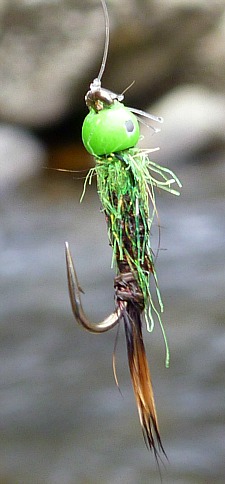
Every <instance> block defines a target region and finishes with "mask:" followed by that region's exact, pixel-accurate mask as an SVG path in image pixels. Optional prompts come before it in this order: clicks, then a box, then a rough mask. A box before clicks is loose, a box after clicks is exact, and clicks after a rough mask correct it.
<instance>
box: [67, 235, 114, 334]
mask: <svg viewBox="0 0 225 484" xmlns="http://www.w3.org/2000/svg"><path fill="white" fill-rule="evenodd" d="M65 251H66V268H67V279H68V287H69V295H70V301H71V306H72V310H73V314H74V316H75V319H76V321H77V322H78V323H79V324H80V325H81V326H83V328H85V329H86V330H87V331H89V332H90V333H104V332H106V331H109V330H110V329H112V328H113V327H114V326H116V324H117V323H118V322H119V319H120V318H121V309H120V308H118V309H117V310H116V311H114V312H113V313H112V314H110V315H109V316H108V317H107V318H105V319H104V320H103V321H100V322H98V323H93V322H92V321H89V319H88V318H87V316H86V315H85V313H84V310H83V307H82V303H81V298H80V293H81V292H82V290H81V289H80V286H79V282H78V278H77V274H76V271H75V267H74V263H73V259H72V256H71V253H70V249H69V244H68V242H66V243H65Z"/></svg>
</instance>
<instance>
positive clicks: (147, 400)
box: [123, 303, 166, 459]
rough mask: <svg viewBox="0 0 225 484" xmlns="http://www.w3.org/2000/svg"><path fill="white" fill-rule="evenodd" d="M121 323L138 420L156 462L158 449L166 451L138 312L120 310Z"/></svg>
mask: <svg viewBox="0 0 225 484" xmlns="http://www.w3.org/2000/svg"><path fill="white" fill-rule="evenodd" d="M123 320H124V325H125V334H126V342H127V354H128V362H129V368H130V374H131V379H132V384H133V389H134V395H135V399H136V404H137V409H138V414H139V419H140V423H141V427H142V431H143V435H144V439H145V443H146V446H147V447H148V448H149V449H151V450H153V452H154V454H155V456H156V459H157V458H158V450H159V451H160V450H161V451H162V452H163V453H164V454H165V451H164V448H163V445H162V442H161V437H160V433H159V426H158V419H157V414H156V407H155V400H154V394H153V388H152V382H151V376H150V371H149V366H148V362H147V358H146V353H145V347H144V342H143V338H142V328H141V319H140V309H139V308H136V307H135V306H134V305H132V304H131V303H128V304H127V306H126V308H124V311H123ZM165 455H166V454H165Z"/></svg>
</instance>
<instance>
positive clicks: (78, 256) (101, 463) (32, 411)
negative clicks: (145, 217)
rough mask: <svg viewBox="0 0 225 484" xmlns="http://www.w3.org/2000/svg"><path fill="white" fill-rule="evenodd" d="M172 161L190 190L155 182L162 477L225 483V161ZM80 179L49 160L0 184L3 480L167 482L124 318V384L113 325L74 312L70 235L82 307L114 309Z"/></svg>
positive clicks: (92, 203)
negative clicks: (85, 324)
mask: <svg viewBox="0 0 225 484" xmlns="http://www.w3.org/2000/svg"><path fill="white" fill-rule="evenodd" d="M175 168H176V173H177V174H178V176H179V177H180V179H181V180H182V182H183V189H182V195H181V197H180V198H176V197H173V196H171V195H169V194H166V193H165V194H159V196H158V209H159V214H160V225H161V250H160V253H159V257H158V260H157V271H158V277H159V283H160V288H161V292H162V295H163V300H164V305H165V313H164V316H163V321H164V325H165V329H166V332H167V336H168V340H169V344H170V353H171V363H170V368H169V369H166V368H165V366H164V358H165V350H164V343H163V339H162V335H161V332H160V329H159V328H158V326H157V324H156V326H155V329H154V332H153V333H151V334H149V333H147V332H146V331H145V330H144V339H145V344H146V350H147V354H148V359H149V364H150V368H151V372H152V378H153V382H154V390H155V398H156V404H157V409H158V417H159V422H160V429H161V435H162V440H163V445H164V447H165V450H166V452H167V455H168V461H164V465H163V464H162V465H161V474H162V481H163V483H165V484H203V483H204V484H207V483H208V484H212V483H218V484H222V483H224V482H225V428H224V427H225V425H224V423H225V389H224V369H225V361H224V360H225V357H224V355H225V331H224V320H225V303H224V300H225V267H224V261H225V197H224V195H225V166H224V163H223V160H219V159H218V160H217V161H215V160H213V161H210V160H209V161H208V163H207V164H203V163H199V164H198V163H195V164H194V163H193V164H185V163H183V164H181V165H180V166H179V165H177V166H176V167H175ZM45 175H46V173H45ZM81 191H82V181H81V180H78V179H74V177H73V175H71V174H66V175H64V174H62V173H53V175H52V174H50V175H48V176H47V177H45V178H43V177H42V176H40V177H39V178H38V177H35V178H33V179H30V180H29V182H27V183H26V185H21V186H20V187H19V188H18V189H17V190H14V191H13V190H12V191H11V192H7V193H5V194H4V196H3V197H2V198H1V227H0V248H1V251H0V292H1V306H0V323H1V343H0V344H1V356H0V367H1V397H0V398H1V404H0V416H1V467H0V483H1V484H3V483H4V484H42V483H43V484H89V483H90V484H101V483H102V484H103V483H104V484H106V483H107V484H122V483H129V484H145V483H146V484H147V483H153V484H154V483H160V476H159V472H158V469H157V466H156V464H155V462H154V458H153V456H152V455H151V453H149V452H148V451H147V450H146V448H145V445H144V442H143V439H142V434H141V430H140V426H139V422H138V416H137V412H136V408H135V403H134V397H133V393H132V388H131V383H130V378H129V373H128V369H127V361H126V351H125V341H124V334H123V331H122V328H121V331H120V337H119V343H118V347H117V351H116V354H117V372H118V379H119V385H120V390H121V393H120V392H119V391H118V389H117V388H116V385H115V383H114V380H113V374H112V365H111V361H112V352H113V346H114V341H115V331H114V330H113V331H111V332H109V333H108V334H105V335H99V336H96V335H91V334H88V333H86V332H84V331H83V330H82V329H81V328H79V327H78V325H77V324H75V322H74V320H73V316H72V313H71V308H70V303H69V298H68V292H67V282H66V271H65V260H64V241H65V240H68V241H69V242H70V246H71V250H72V253H73V256H74V260H75V262H76V268H77V272H78V274H79V279H80V284H81V286H82V288H83V289H84V290H85V295H84V296H83V303H84V304H85V308H86V312H87V313H88V314H89V315H91V317H92V319H93V320H96V321H97V320H98V319H99V318H103V317H104V316H105V315H107V313H108V312H109V311H111V310H112V309H113V277H114V273H113V271H112V270H111V269H110V263H111V250H110V247H109V246H108V241H107V233H106V227H105V221H104V217H103V215H102V214H101V213H100V211H99V200H98V197H97V194H96V189H95V186H94V184H93V186H92V187H89V188H88V190H87V194H86V196H85V199H84V201H83V203H82V204H81V205H80V203H79V197H80V193H81ZM155 231H156V234H157V227H156V228H155ZM156 234H155V237H156ZM156 238H157V237H156ZM156 245H157V240H156Z"/></svg>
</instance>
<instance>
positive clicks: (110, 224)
mask: <svg viewBox="0 0 225 484" xmlns="http://www.w3.org/2000/svg"><path fill="white" fill-rule="evenodd" d="M101 4H102V7H103V11H104V17H105V46H104V53H103V58H102V63H101V67H100V71H99V74H98V76H97V78H96V79H94V80H93V82H92V83H91V85H90V89H89V91H88V92H87V94H86V96H85V101H86V104H87V106H88V108H89V113H88V114H87V116H86V117H85V119H84V123H83V127H82V139H83V143H84V146H85V148H86V149H87V151H88V152H89V153H90V154H91V155H93V156H94V158H95V166H94V167H93V168H91V169H90V171H89V173H88V175H87V177H86V181H85V185H84V191H85V188H86V185H87V183H91V181H92V178H93V176H94V175H96V179H97V191H98V195H99V198H100V201H101V205H102V211H103V213H104V215H105V219H106V223H107V229H108V237H109V242H110V245H111V247H112V254H113V256H112V265H113V266H114V267H115V269H116V276H115V279H114V289H115V296H114V300H115V310H114V312H112V314H110V315H109V316H108V317H107V318H106V319H104V320H103V321H100V322H97V323H94V322H92V321H90V320H89V319H88V317H87V316H86V314H85V312H84V310H83V307H82V302H81V296H80V293H81V289H80V285H79V282H78V277H77V274H76V271H75V267H74V264H73V260H72V256H71V253H70V249H69V245H68V242H66V264H67V277H68V287H69V295H70V300H71V305H72V310H73V313H74V316H75V319H76V321H77V322H78V323H79V324H81V325H82V326H83V327H84V328H85V329H86V330H88V331H90V332H92V333H103V332H106V331H109V330H110V329H112V328H113V327H115V326H116V325H118V324H119V323H120V322H123V323H124V329H125V338H126V346H127V355H128V363H129V369H130V375H131V380H132V384H133V390H134V395H135V399H136V405H137V409H138V414H139V419H140V424H141V427H142V431H143V435H144V440H145V443H146V445H147V447H148V448H149V449H151V450H152V451H153V452H154V455H155V457H156V460H157V462H158V457H159V455H160V454H159V452H160V451H161V452H163V453H164V454H165V451H164V448H163V444H162V441H161V437H160V432H159V425H158V419H157V414H156V407H155V401H154V394H153V389H152V382H151V376H150V371H149V366H148V362H147V358H146V352H145V347H144V342H143V336H142V324H143V322H145V323H146V326H147V329H148V330H149V331H152V329H153V326H154V319H155V318H156V319H157V320H158V322H159V324H160V326H161V329H162V333H163V337H164V340H165V348H166V366H168V365H169V349H168V344H167V340H166V335H165V331H164V328H163V325H162V321H161V314H160V313H161V312H162V311H163V304H162V300H161V296H160V291H159V287H158V281H157V275H156V270H155V266H154V254H153V250H152V247H151V240H150V231H151V226H152V223H153V220H154V217H155V216H157V209H156V200H155V189H162V190H166V191H168V192H170V193H172V194H175V195H179V191H177V190H176V189H175V188H173V187H174V185H177V186H178V188H179V187H181V183H180V182H179V180H178V178H177V177H176V175H175V174H174V173H173V172H172V171H170V170H169V169H168V168H165V167H162V166H159V165H158V164H156V163H154V162H152V161H150V159H149V153H150V152H151V151H154V150H143V149H140V148H138V146H137V143H138V140H139V138H140V129H139V120H138V119H139V117H142V116H144V117H146V118H148V119H151V120H153V121H156V122H158V123H162V121H163V120H162V118H159V117H156V116H153V115H151V114H148V113H145V112H144V111H141V110H139V109H134V108H128V107H125V106H124V104H123V103H122V101H123V99H124V93H123V94H116V93H114V92H112V91H110V90H108V89H104V88H103V87H102V86H101V79H102V75H103V73H104V69H105V65H106V60H107V54H108V46H109V16H108V11H107V7H106V3H105V0H101ZM137 116H138V118H137ZM153 129H154V128H153ZM155 131H157V130H155ZM152 283H153V287H154V288H155V290H154V292H155V298H153V295H152ZM154 299H155V300H154ZM114 374H115V371H114ZM115 379H116V374H115ZM116 381H117V379H116Z"/></svg>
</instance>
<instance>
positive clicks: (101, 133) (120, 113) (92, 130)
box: [82, 101, 140, 156]
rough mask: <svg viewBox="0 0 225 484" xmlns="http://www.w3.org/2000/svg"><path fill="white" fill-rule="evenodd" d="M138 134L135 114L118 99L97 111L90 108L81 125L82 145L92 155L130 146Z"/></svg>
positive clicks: (120, 149) (105, 153)
mask: <svg viewBox="0 0 225 484" xmlns="http://www.w3.org/2000/svg"><path fill="white" fill-rule="evenodd" d="M139 136H140V130H139V124H138V121H137V118H136V116H134V114H133V113H132V112H131V111H129V109H128V108H126V107H125V106H124V105H123V104H122V103H120V102H119V101H115V102H114V103H113V104H112V105H111V106H109V107H104V109H102V110H101V111H99V112H98V113H96V112H95V110H94V109H91V110H90V112H89V114H88V115H87V116H86V118H85V120H84V123H83V127H82V140H83V143H84V146H85V148H86V150H87V151H88V152H89V153H91V154H92V155H94V156H96V155H97V156H101V155H109V154H110V153H115V152H117V151H122V150H126V149H128V148H132V147H133V146H135V145H136V144H137V142H138V140H139Z"/></svg>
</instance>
